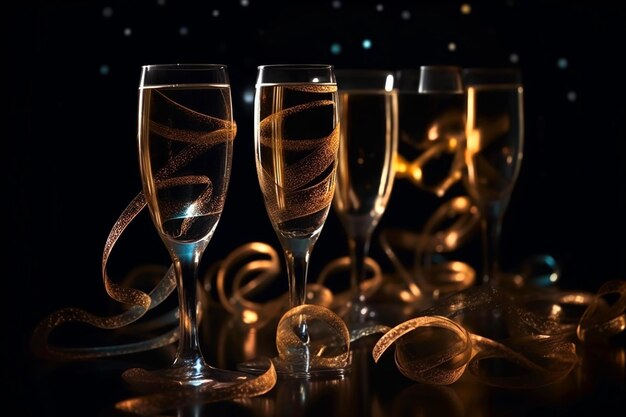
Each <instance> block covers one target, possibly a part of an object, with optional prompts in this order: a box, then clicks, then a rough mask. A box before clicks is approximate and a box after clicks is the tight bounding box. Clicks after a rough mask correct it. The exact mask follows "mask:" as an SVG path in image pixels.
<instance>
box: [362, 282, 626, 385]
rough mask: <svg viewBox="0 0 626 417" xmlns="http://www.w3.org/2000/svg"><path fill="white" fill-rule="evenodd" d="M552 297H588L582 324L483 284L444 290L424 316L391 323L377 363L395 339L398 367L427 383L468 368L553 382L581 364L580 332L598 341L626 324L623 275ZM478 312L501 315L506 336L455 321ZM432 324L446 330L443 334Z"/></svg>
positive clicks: (488, 379)
mask: <svg viewBox="0 0 626 417" xmlns="http://www.w3.org/2000/svg"><path fill="white" fill-rule="evenodd" d="M552 298H553V300H554V301H557V302H560V303H568V304H575V305H585V304H587V307H586V309H585V310H584V313H583V314H582V315H581V316H580V317H579V320H578V324H577V325H576V324H574V325H573V324H572V321H573V320H572V317H569V316H563V315H558V314H557V315H554V316H552V317H550V316H545V315H544V316H541V315H538V314H537V313H536V312H533V311H530V310H525V309H523V308H522V307H520V304H519V303H518V300H515V299H514V298H512V297H510V296H509V295H507V294H504V293H502V292H501V291H500V290H498V289H496V288H495V287H493V286H490V285H483V286H480V287H476V288H471V289H467V290H464V291H461V292H459V293H455V294H453V295H451V296H449V297H446V298H444V299H442V300H440V302H439V303H437V304H435V305H434V306H432V307H430V308H428V309H426V310H424V311H423V312H422V313H421V314H420V316H419V317H416V318H414V319H411V320H408V321H405V322H403V323H400V324H399V325H397V326H395V327H393V328H392V329H390V330H389V331H388V332H387V333H385V334H384V335H383V336H382V337H381V338H380V339H379V340H378V342H377V343H376V344H375V346H374V348H373V350H372V356H373V358H374V361H375V362H378V361H379V359H380V357H381V356H382V354H383V353H384V352H385V351H386V350H387V349H389V347H391V345H394V344H395V348H396V350H395V360H396V365H397V367H398V370H399V371H400V372H401V373H402V374H403V375H405V376H406V377H407V378H409V379H412V380H415V381H419V382H423V383H429V384H438V385H448V384H451V383H453V382H455V381H457V380H458V378H460V377H461V376H462V375H463V373H464V372H465V370H466V369H467V368H469V370H470V372H471V373H472V374H473V375H474V376H476V377H478V378H479V380H481V381H482V382H484V383H486V384H488V385H493V386H499V387H506V388H535V387H540V386H544V385H549V384H552V383H555V382H557V381H559V380H561V379H563V378H564V377H565V376H567V375H568V374H569V373H570V372H571V370H572V369H573V368H574V367H575V366H576V365H577V364H578V363H579V359H578V356H577V351H576V344H575V342H576V340H577V339H576V336H578V339H580V340H581V341H589V340H592V341H595V340H597V339H598V338H600V339H603V340H604V339H606V338H607V337H609V336H612V335H615V334H618V333H621V332H623V331H624V329H625V326H624V319H625V314H626V313H625V307H626V281H619V280H618V281H609V282H607V283H605V284H604V285H603V286H602V287H601V289H600V290H599V292H598V293H597V294H596V295H595V296H593V297H591V296H589V295H588V294H586V293H580V294H575V293H573V292H568V293H566V294H564V295H562V296H560V297H558V296H553V297H552ZM607 299H608V300H610V301H612V302H608V301H607ZM524 303H528V299H525V300H524ZM522 305H524V304H523V303H522ZM554 306H557V304H554ZM556 310H558V308H556ZM477 311H482V312H487V313H488V314H501V315H503V316H504V318H505V320H506V323H507V324H508V327H509V332H508V334H509V337H507V338H505V339H502V340H494V339H492V338H489V337H486V336H482V335H479V334H474V333H472V332H470V331H468V330H467V329H466V328H465V327H463V326H462V324H461V323H459V322H458V317H462V316H463V315H465V314H471V313H474V312H477ZM495 311H499V313H495ZM454 318H457V320H456V321H455V320H454ZM432 328H438V329H443V331H444V332H447V334H446V335H445V336H441V332H435V331H433V330H432ZM425 329H427V330H425Z"/></svg>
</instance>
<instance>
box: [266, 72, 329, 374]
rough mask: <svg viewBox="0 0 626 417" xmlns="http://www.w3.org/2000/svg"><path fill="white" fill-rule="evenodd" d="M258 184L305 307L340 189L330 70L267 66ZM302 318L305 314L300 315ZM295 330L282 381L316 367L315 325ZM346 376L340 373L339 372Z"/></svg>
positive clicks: (295, 295)
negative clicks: (313, 261) (315, 257)
mask: <svg viewBox="0 0 626 417" xmlns="http://www.w3.org/2000/svg"><path fill="white" fill-rule="evenodd" d="M254 126H255V128H254V139H255V157H256V168H257V174H258V180H259V184H260V187H261V191H262V194H263V197H264V201H265V208H266V209H267V214H268V217H269V219H270V221H271V223H272V226H273V228H274V231H275V232H276V235H277V236H278V239H279V241H280V244H281V245H282V248H283V251H284V256H285V260H286V264H287V274H288V278H289V302H290V307H291V308H294V307H297V306H301V305H303V304H304V303H305V296H306V283H307V273H308V268H309V260H310V256H311V252H312V250H313V247H314V245H315V243H316V242H317V239H318V238H319V236H320V233H321V231H322V228H323V226H324V223H325V222H326V218H327V216H328V212H329V209H330V206H331V203H332V198H333V193H334V191H335V175H336V166H337V149H338V147H339V115H338V110H337V84H336V81H335V73H334V68H333V67H332V66H331V65H321V64H319V65H318V64H306V65H287V64H285V65H280V64H277V65H262V66H260V67H259V68H258V74H257V83H256V95H255V104H254ZM301 317H302V316H301ZM295 327H296V328H295V329H294V330H293V333H294V336H295V338H297V339H299V341H300V342H299V343H298V344H297V348H296V347H294V352H287V354H285V355H283V356H279V357H278V358H277V359H276V371H277V372H278V374H279V375H283V376H287V377H289V376H294V377H309V376H312V375H315V374H316V373H317V372H318V371H319V372H320V373H332V372H334V371H335V370H333V369H315V367H314V365H313V362H312V358H311V356H312V355H313V353H312V352H310V351H309V349H310V347H311V346H310V344H309V343H310V340H311V338H310V335H309V330H310V329H309V326H308V325H307V322H306V320H305V319H304V318H301V319H300V320H299V322H298V323H297V324H296V325H295ZM338 371H339V372H341V370H338Z"/></svg>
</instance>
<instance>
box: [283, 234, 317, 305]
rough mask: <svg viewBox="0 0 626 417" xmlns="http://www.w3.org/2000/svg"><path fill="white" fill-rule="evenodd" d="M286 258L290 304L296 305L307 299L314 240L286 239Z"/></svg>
mask: <svg viewBox="0 0 626 417" xmlns="http://www.w3.org/2000/svg"><path fill="white" fill-rule="evenodd" d="M284 247H285V260H286V262H287V274H288V277H289V305H290V307H296V306H299V305H302V304H304V301H305V299H306V282H307V275H308V270H309V259H310V256H311V248H312V247H313V242H312V241H310V240H309V239H296V238H293V239H285V244H284Z"/></svg>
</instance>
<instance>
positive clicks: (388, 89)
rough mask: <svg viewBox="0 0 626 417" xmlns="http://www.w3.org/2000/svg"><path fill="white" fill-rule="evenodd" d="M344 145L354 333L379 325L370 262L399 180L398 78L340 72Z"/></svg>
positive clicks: (340, 173) (339, 199)
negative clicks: (369, 287) (370, 294)
mask: <svg viewBox="0 0 626 417" xmlns="http://www.w3.org/2000/svg"><path fill="white" fill-rule="evenodd" d="M335 73H336V76H337V85H338V88H339V111H340V112H339V113H340V121H341V122H340V123H341V129H340V135H339V137H340V144H339V159H338V161H339V163H338V165H337V186H336V189H335V195H334V199H333V209H334V211H335V213H336V214H337V215H338V217H339V219H340V221H341V224H342V226H343V228H344V231H345V233H346V235H347V238H348V248H349V254H350V292H351V297H350V301H349V303H348V305H347V306H345V311H343V312H341V313H340V315H341V316H342V317H343V318H344V320H345V321H346V324H347V325H348V328H349V329H351V330H354V329H355V328H359V327H362V326H364V325H367V324H368V323H374V322H376V321H377V317H376V316H377V313H376V311H375V309H374V308H373V306H372V305H370V304H371V303H370V302H368V300H367V296H366V290H365V288H364V284H366V264H365V260H366V258H367V257H368V254H369V249H370V243H371V239H372V234H373V232H374V230H375V228H376V226H377V225H378V223H379V222H380V219H381V218H382V216H383V214H384V212H385V209H386V207H387V202H388V201H389V196H390V195H391V190H392V188H393V182H394V177H395V171H394V169H393V162H394V158H395V157H396V152H397V147H398V94H397V90H396V89H395V88H394V74H393V72H390V71H385V70H375V69H338V70H336V71H335Z"/></svg>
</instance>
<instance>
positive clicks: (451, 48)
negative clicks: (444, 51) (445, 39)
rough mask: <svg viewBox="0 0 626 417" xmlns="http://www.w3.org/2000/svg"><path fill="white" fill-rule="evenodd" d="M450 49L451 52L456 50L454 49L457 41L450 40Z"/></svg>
mask: <svg viewBox="0 0 626 417" xmlns="http://www.w3.org/2000/svg"><path fill="white" fill-rule="evenodd" d="M448 51H450V52H454V51H456V43H454V42H450V43H449V44H448Z"/></svg>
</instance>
